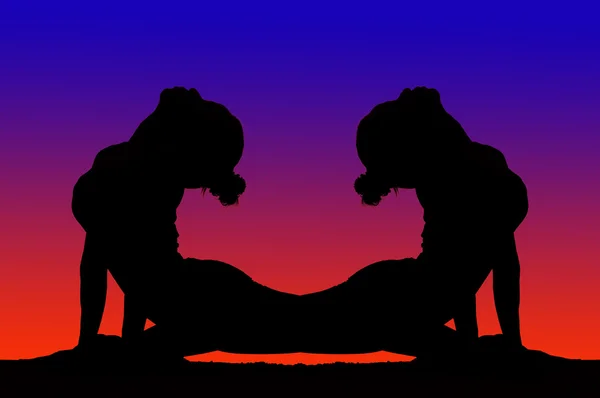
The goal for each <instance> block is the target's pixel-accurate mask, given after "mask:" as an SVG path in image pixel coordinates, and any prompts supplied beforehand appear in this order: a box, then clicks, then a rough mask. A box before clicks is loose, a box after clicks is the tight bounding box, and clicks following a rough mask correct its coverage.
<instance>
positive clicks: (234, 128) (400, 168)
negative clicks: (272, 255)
mask: <svg viewBox="0 0 600 398" xmlns="http://www.w3.org/2000/svg"><path fill="white" fill-rule="evenodd" d="M357 148H358V154H359V157H360V159H361V161H362V162H363V164H364V165H365V166H366V168H367V172H366V174H364V175H362V176H361V177H359V179H358V180H357V181H356V191H357V192H358V193H359V194H360V195H361V196H362V198H363V202H364V203H366V204H370V205H376V204H377V203H378V202H379V200H380V199H381V197H382V196H385V195H387V194H388V193H389V192H390V191H391V189H396V190H397V189H398V188H407V189H411V188H415V189H416V190H417V195H418V197H419V200H420V202H421V204H422V205H423V208H424V211H425V215H424V219H425V229H424V231H423V235H422V236H423V252H422V253H421V255H420V256H419V257H418V258H416V259H413V258H408V259H404V260H386V261H381V262H377V263H375V264H372V265H369V266H367V267H365V268H364V269H362V270H360V271H359V272H357V273H356V274H354V275H353V276H351V277H350V278H349V279H348V280H347V281H345V282H343V283H341V284H340V285H337V286H334V287H332V288H329V289H326V290H324V291H321V292H316V293H311V294H307V295H303V296H299V295H294V294H289V293H285V292H279V291H276V290H273V289H271V288H269V287H266V286H263V285H261V284H259V283H257V282H255V281H253V280H252V278H250V277H249V276H248V275H246V274H245V273H244V272H242V271H240V270H238V269H237V268H235V267H233V266H231V265H229V264H226V263H223V262H220V261H214V260H198V259H191V258H186V259H184V258H183V257H182V256H181V255H180V254H179V253H178V244H177V238H178V236H179V235H178V233H177V229H176V227H175V220H176V209H177V206H178V205H179V203H180V202H181V200H182V197H183V193H184V190H185V189H194V188H200V189H203V190H209V192H210V193H211V194H213V195H214V196H217V197H218V198H219V200H220V201H221V203H222V204H223V205H231V204H235V203H237V201H238V197H239V196H240V195H241V194H242V193H243V191H244V190H245V182H244V180H243V179H242V178H241V177H239V176H238V175H236V174H235V173H234V171H233V170H234V168H235V166H236V165H237V163H238V162H239V160H240V159H241V155H242V150H243V132H242V126H241V124H240V122H239V121H238V119H236V118H235V117H234V116H233V115H232V114H231V113H230V112H229V111H228V110H227V109H226V108H225V107H224V106H222V105H220V104H217V103H214V102H211V101H206V100H204V99H202V98H201V97H200V95H199V94H198V92H197V91H196V90H194V89H191V90H186V89H184V88H180V87H176V88H174V89H168V90H165V91H163V92H162V93H161V96H160V101H159V104H158V106H157V108H156V110H155V111H154V112H153V113H152V114H151V115H150V116H149V117H148V118H147V119H146V120H144V121H143V122H142V123H141V124H140V126H139V127H138V129H137V130H136V132H135V133H134V135H133V136H132V137H131V139H130V140H129V141H128V142H125V143H121V144H118V145H114V146H111V147H108V148H106V149H104V150H102V151H100V152H99V153H98V155H97V156H96V159H95V161H94V164H93V166H92V168H91V169H90V170H89V171H88V172H87V173H85V174H84V175H83V176H82V177H81V178H80V179H79V180H78V182H77V184H76V185H75V188H74V192H73V203H72V207H73V214H74V215H75V217H76V219H77V220H78V222H79V223H80V224H81V225H82V227H83V228H84V229H85V231H86V240H85V246H84V250H83V256H82V261H81V329H80V337H79V344H78V347H80V348H85V347H86V346H93V345H94V341H95V339H96V337H97V334H98V330H99V326H100V321H101V319H102V314H103V310H104V304H105V300H106V278H107V271H110V272H111V274H112V275H113V277H114V279H115V281H116V282H117V284H118V285H119V287H120V288H121V290H122V291H123V292H124V295H125V311H124V319H123V330H122V336H123V340H124V341H126V342H130V343H131V346H135V347H139V348H140V349H141V350H142V351H143V352H146V353H150V354H151V356H152V357H153V358H163V359H166V358H170V357H172V358H177V357H178V358H181V357H182V356H188V355H194V354H200V353H206V352H210V351H215V350H220V351H225V352H231V353H257V354H270V353H292V352H309V353H368V352H375V351H380V350H387V351H390V352H396V353H401V354H408V355H414V356H422V355H426V354H430V353H432V352H437V351H439V350H443V349H444V347H450V346H455V345H456V342H463V341H464V342H468V341H474V340H475V339H476V337H477V334H478V332H477V322H476V316H475V294H476V292H477V290H478V289H479V287H480V286H481V284H482V283H483V282H484V280H485V279H486V277H487V275H488V274H489V273H490V271H491V270H493V271H494V292H495V294H496V306H497V309H498V316H499V319H500V323H501V326H502V330H503V333H504V335H506V337H507V339H508V341H509V342H510V344H513V345H514V346H520V345H521V338H520V332H519V316H518V306H519V260H518V256H517V252H516V247H515V242H514V231H515V229H516V228H517V226H518V225H519V224H520V223H521V221H522V220H523V219H524V217H525V215H526V213H527V206H528V205H527V193H526V189H525V186H524V185H523V183H522V181H521V179H520V178H519V177H518V176H517V175H516V174H514V173H513V172H512V171H510V169H509V168H508V166H507V164H506V162H505V160H504V157H503V156H502V154H501V153H500V152H499V151H497V150H495V149H493V148H491V147H489V146H485V145H481V144H477V143H474V142H471V140H470V139H469V138H468V137H467V135H466V133H465V132H464V131H463V129H462V128H461V127H460V125H459V124H458V123H457V122H456V121H455V120H454V119H453V118H452V117H451V116H450V115H449V114H448V113H446V112H445V110H444V109H443V107H442V105H441V102H440V99H439V94H438V93H437V91H435V90H428V89H425V88H417V89H415V90H408V89H407V90H404V91H403V92H402V94H401V96H400V97H399V98H398V99H397V100H395V101H389V102H386V103H383V104H380V105H378V106H376V107H375V108H374V109H373V110H372V112H371V113H369V115H367V116H366V117H365V118H364V119H363V120H362V121H361V122H360V124H359V128H358V137H357ZM453 318H454V320H455V322H456V325H457V330H458V333H456V332H454V331H453V330H451V329H449V328H447V327H445V326H444V324H445V323H447V322H448V321H449V320H450V319H453ZM146 319H150V320H151V321H152V322H154V323H155V324H156V325H155V326H153V327H152V328H150V329H148V330H146V331H144V325H145V322H146ZM460 336H464V338H463V339H457V337H460ZM163 354H164V355H163Z"/></svg>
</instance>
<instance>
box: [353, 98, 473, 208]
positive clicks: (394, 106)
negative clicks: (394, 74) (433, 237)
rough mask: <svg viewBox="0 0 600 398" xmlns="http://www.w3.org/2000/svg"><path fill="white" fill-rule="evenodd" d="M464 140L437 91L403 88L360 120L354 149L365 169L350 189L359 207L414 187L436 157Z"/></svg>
mask: <svg viewBox="0 0 600 398" xmlns="http://www.w3.org/2000/svg"><path fill="white" fill-rule="evenodd" d="M470 141H471V140H470V139H469V137H468V136H467V134H466V133H465V131H464V130H463V128H462V127H461V125H460V124H459V123H458V122H457V121H456V120H455V119H454V118H453V117H452V116H450V114H448V113H447V112H446V110H445V109H444V107H443V106H442V103H441V100H440V94H439V93H438V92H437V90H434V89H428V88H425V87H417V88H415V89H414V90H411V89H405V90H403V91H402V93H401V94H400V96H399V97H398V98H397V99H396V100H394V101H386V102H383V103H381V104H379V105H376V106H375V107H374V108H373V109H372V110H371V112H370V113H369V114H368V115H366V116H365V117H364V118H363V119H362V120H361V121H360V123H359V125H358V131H357V137H356V148H357V152H358V157H359V158H360V160H361V162H362V164H363V165H364V166H365V167H366V169H367V171H366V173H365V174H362V175H361V176H360V177H358V179H357V180H356V182H355V184H354V188H355V190H356V192H357V193H358V194H359V195H360V196H361V197H362V200H363V203H365V204H368V205H377V204H378V203H379V202H380V201H381V199H382V197H384V196H386V195H388V194H389V193H390V192H391V190H392V189H394V190H397V189H398V188H416V187H417V185H419V184H421V183H422V181H423V178H424V176H425V175H430V174H431V173H432V172H434V171H435V170H436V167H438V166H439V164H440V162H442V161H443V160H442V159H444V158H445V157H446V156H448V155H450V154H451V153H452V151H453V150H454V149H458V148H459V147H461V146H462V145H464V144H465V143H468V142H470Z"/></svg>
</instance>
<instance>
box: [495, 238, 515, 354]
mask: <svg viewBox="0 0 600 398" xmlns="http://www.w3.org/2000/svg"><path fill="white" fill-rule="evenodd" d="M499 249H500V250H498V251H497V253H495V256H496V263H495V266H494V270H493V272H494V276H493V285H494V302H495V304H496V313H497V315H498V321H499V323H500V328H501V329H502V334H503V335H504V336H505V338H506V339H507V341H508V342H510V343H511V345H513V344H514V345H518V346H521V345H522V341H521V327H520V319H519V304H520V274H521V265H520V263H519V255H518V254H517V246H516V242H515V237H514V234H511V236H510V238H508V239H506V240H505V241H504V242H501V244H500V246H499Z"/></svg>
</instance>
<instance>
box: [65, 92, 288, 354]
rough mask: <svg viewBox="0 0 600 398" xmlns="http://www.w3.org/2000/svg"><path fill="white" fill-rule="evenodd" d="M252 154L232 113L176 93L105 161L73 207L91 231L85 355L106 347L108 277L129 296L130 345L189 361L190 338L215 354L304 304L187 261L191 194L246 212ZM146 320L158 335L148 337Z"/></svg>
mask: <svg viewBox="0 0 600 398" xmlns="http://www.w3.org/2000/svg"><path fill="white" fill-rule="evenodd" d="M243 144H244V141H243V131H242V126H241V124H240V122H239V121H238V119H237V118H235V117H234V116H233V115H232V114H231V113H230V112H229V111H228V110H227V109H226V108H225V107H224V106H223V105H220V104H217V103H215V102H211V101H206V100H204V99H202V98H201V97H200V95H199V93H198V92H197V91H196V90H195V89H191V90H186V89H185V88H182V87H175V88H173V89H167V90H164V91H163V92H162V93H161V95H160V101H159V104H158V106H157V108H156V110H155V111H154V112H153V113H152V114H151V115H150V116H149V117H148V118H146V119H145V120H144V121H143V122H142V123H141V124H140V126H139V127H138V129H137V130H136V131H135V133H134V134H133V136H132V137H131V139H130V140H129V141H127V142H124V143H120V144H117V145H113V146H110V147H108V148H105V149H103V150H101V151H100V152H99V153H98V155H97V156H96V158H95V160H94V163H93V165H92V167H91V169H90V170H89V171H88V172H87V173H85V174H84V175H83V176H82V177H81V178H80V179H79V180H78V181H77V183H76V185H75V187H74V190H73V200H72V209H73V214H74V216H75V218H76V219H77V221H78V222H79V223H80V224H81V226H82V227H83V228H84V230H85V231H86V238H85V245H84V250H83V255H82V260H81V266H80V279H81V283H80V302H81V328H80V335H79V343H78V347H79V348H85V347H86V346H88V347H89V346H92V345H93V344H94V341H95V338H96V337H97V333H98V330H99V327H100V323H101V319H102V316H103V311H104V306H105V301H106V289H107V271H110V273H111V274H112V276H113V277H114V279H115V281H116V282H117V284H118V286H119V287H120V288H121V290H122V291H123V292H124V297H125V308H124V318H123V329H122V337H123V339H124V340H125V341H130V342H139V341H142V340H144V341H145V340H148V341H151V343H149V344H156V346H155V347H153V349H154V350H159V349H160V347H159V344H158V343H159V342H160V343H164V344H163V346H164V347H163V348H164V349H165V350H166V349H169V350H171V349H172V348H173V347H172V346H175V345H177V344H176V343H179V346H180V347H181V350H183V352H185V353H187V352H188V351H189V347H190V344H188V340H187V339H186V337H189V341H192V342H193V347H196V346H198V345H199V344H198V342H200V345H201V348H193V349H192V351H194V352H195V351H198V350H200V351H212V350H213V349H214V344H216V341H217V340H216V338H217V336H218V337H220V338H222V339H225V338H226V337H227V336H228V332H229V331H231V333H232V334H233V335H234V336H238V335H240V334H244V336H250V335H251V334H252V333H250V332H244V333H240V330H241V328H243V327H244V326H243V325H245V324H244V323H243V322H244V321H247V322H248V324H251V323H252V322H253V319H252V318H254V319H256V320H257V319H258V318H257V316H254V315H253V313H254V312H257V311H256V309H255V308H257V307H258V308H263V309H265V310H266V309H268V306H269V305H270V304H271V303H272V304H274V305H280V304H283V303H284V301H285V300H286V298H288V297H289V298H291V297H294V296H293V295H288V294H285V293H279V292H275V291H274V290H271V289H269V288H266V287H263V286H261V285H259V284H257V283H255V282H254V281H252V280H251V279H250V278H249V277H248V276H247V275H245V274H244V273H243V272H241V271H239V270H237V269H236V268H234V267H232V266H230V265H228V264H225V263H220V262H217V261H211V260H205V261H202V260H196V259H184V258H183V257H182V256H181V255H180V254H179V253H178V243H177V238H178V236H179V234H178V232H177V228H176V226H175V221H176V218H177V215H176V210H177V207H178V205H179V204H180V202H181V200H182V197H183V194H184V190H185V189H188V188H189V189H194V188H200V189H203V190H208V191H209V192H210V193H211V194H212V195H214V196H216V197H218V199H219V200H220V201H221V203H222V204H223V205H225V206H227V205H232V204H235V203H237V201H238V197H239V196H240V195H241V194H242V193H243V192H244V190H245V186H246V185H245V181H244V180H243V179H242V178H241V177H240V176H238V175H236V174H235V173H234V171H233V170H234V167H235V166H236V165H237V163H238V162H239V160H240V158H241V156H242V150H243ZM272 295H275V296H277V300H274V299H273V298H272V297H271V296H272ZM256 300H258V301H256ZM146 319H150V320H151V321H153V322H154V323H155V324H156V325H157V326H155V327H153V328H151V329H150V330H149V331H146V332H144V327H145V323H146ZM220 325H227V327H220ZM244 336H238V340H240V341H242V340H244ZM230 340H233V337H231V338H230ZM165 352H166V351H165Z"/></svg>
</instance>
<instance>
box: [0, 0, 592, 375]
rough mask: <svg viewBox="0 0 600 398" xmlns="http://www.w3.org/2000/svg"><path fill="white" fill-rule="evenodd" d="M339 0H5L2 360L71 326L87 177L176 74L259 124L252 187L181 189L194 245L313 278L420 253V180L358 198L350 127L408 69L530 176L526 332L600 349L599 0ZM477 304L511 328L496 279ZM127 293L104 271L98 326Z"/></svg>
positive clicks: (560, 350) (251, 270)
mask: <svg viewBox="0 0 600 398" xmlns="http://www.w3.org/2000/svg"><path fill="white" fill-rule="evenodd" d="M13 3H14V4H13ZM240 3H241V2H240ZM344 3H345V2H343V3H342V2H340V3H339V4H332V5H329V4H325V2H322V1H321V2H311V1H309V2H306V1H305V2H303V3H297V5H290V4H286V2H281V1H279V2H277V3H275V2H274V3H273V4H272V5H268V4H264V3H263V4H261V3H258V2H243V3H241V4H240V5H239V6H238V5H235V4H234V3H232V2H226V3H225V2H223V3H222V5H218V3H217V2H211V3H207V2H197V3H194V4H193V5H192V4H191V3H190V4H188V5H173V4H174V3H173V2H171V3H170V6H171V8H169V9H161V8H159V7H151V6H150V5H149V4H147V3H143V5H140V6H139V7H138V6H133V5H129V4H126V2H122V1H121V2H114V3H113V2H112V1H111V2H107V1H103V2H98V3H97V4H94V3H90V2H73V3H66V2H41V1H40V2H27V1H19V2H12V1H4V2H2V5H1V6H0V54H2V55H1V59H2V61H1V62H0V192H1V195H0V220H1V222H0V238H1V239H0V358H2V359H16V358H29V357H34V356H40V355H45V354H49V353H51V352H54V351H57V350H61V349H68V348H72V347H73V346H74V345H75V344H76V342H77V336H78V323H79V303H78V272H79V270H78V266H79V259H80V255H81V250H82V245H83V238H84V233H83V230H82V229H81V227H80V226H79V225H78V224H77V222H76V221H75V219H74V218H73V216H72V214H71V210H70V200H71V192H72V187H73V184H74V183H75V181H76V180H77V178H78V177H79V176H80V175H81V174H83V173H84V172H85V171H86V170H87V169H88V168H89V167H90V165H91V162H92V160H93V158H94V156H95V154H96V153H97V152H98V151H99V150H100V149H102V148H104V147H106V146H108V145H111V144H114V143H118V142H122V141H125V140H127V139H128V138H129V137H130V135H131V134H132V133H133V131H134V129H135V128H136V127H137V125H138V123H139V122H140V121H141V120H142V119H143V118H145V117H146V116H147V115H148V114H149V113H150V112H151V111H152V110H153V109H154V107H155V106H156V104H157V101H158V95H159V93H160V91H161V90H162V89H163V88H166V87H172V86H176V85H182V86H186V87H196V88H197V89H198V90H199V92H200V93H201V95H202V96H203V97H204V98H206V99H210V100H214V101H217V102H221V103H223V104H224V105H226V106H227V107H228V108H229V109H230V110H231V111H232V112H233V113H234V114H235V115H236V116H237V117H238V118H239V119H240V120H241V121H242V123H243V126H244V129H245V137H246V148H245V152H244V156H243V158H242V161H241V162H240V164H239V167H238V169H237V170H238V172H239V173H240V174H241V175H242V176H243V177H244V178H245V179H246V181H247V183H248V188H247V191H246V193H245V194H244V195H243V196H242V198H241V204H240V206H238V207H235V208H223V207H221V206H220V204H219V203H218V201H217V200H216V199H214V198H212V197H211V196H206V197H204V198H203V197H202V196H201V194H200V193H199V192H195V191H191V192H188V193H187V194H186V196H185V198H184V201H183V204H182V205H181V207H180V209H179V221H178V223H177V225H178V228H179V231H180V234H181V238H180V244H181V252H182V254H183V255H184V256H188V257H198V258H215V259H219V260H223V261H225V262H228V263H231V264H234V265H236V266H237V267H239V268H240V269H242V270H243V271H245V272H246V273H248V274H249V275H250V276H252V277H253V278H254V279H256V280H257V281H259V282H260V283H263V284H266V285H269V286H271V287H273V288H276V289H280V290H284V291H289V292H294V293H306V292H311V291H315V290H321V289H324V288H327V287H329V286H332V285H334V284H337V283H340V282H341V281H343V280H344V279H345V278H347V277H348V276H349V275H351V274H352V273H353V272H355V271H357V270H358V269H360V268H362V267H363V266H365V265H367V264H369V263H372V262H375V261H378V260H381V259H386V258H403V257H411V256H416V255H418V253H419V250H420V246H419V245H420V236H419V235H420V232H421V228H422V225H423V223H422V219H421V217H422V210H421V208H420V207H419V205H418V202H417V200H416V197H415V194H414V192H413V191H401V192H400V195H398V197H394V196H393V195H391V196H390V197H388V198H386V199H385V200H384V201H383V202H382V203H381V205H380V206H378V207H376V208H367V207H364V206H361V204H360V198H359V197H358V195H356V194H355V193H354V191H353V186H352V185H353V182H354V180H355V178H356V177H357V176H358V175H359V174H360V173H361V172H362V171H363V168H362V166H361V164H360V162H359V160H358V157H357V155H356V151H355V141H354V140H355V132H356V125H357V123H358V121H359V120H360V119H361V118H362V117H363V116H364V115H365V114H366V113H368V112H369V111H370V109H371V108H372V107H373V106H374V105H375V104H377V103H380V102H383V101H386V100H390V99H394V98H396V97H397V96H398V95H399V93H400V92H401V90H402V89H403V88H405V87H414V86H416V85H426V86H429V87H435V88H437V89H438V90H439V91H440V93H441V96H442V101H443V103H444V106H445V107H446V109H447V110H448V111H449V112H450V113H451V114H452V115H453V116H454V117H455V118H457V119H458V120H459V121H460V122H461V123H462V125H463V126H464V127H465V129H466V130H467V132H468V133H469V134H470V136H471V137H472V138H473V139H474V140H476V141H479V142H483V143H486V144H490V145H493V146H495V147H497V148H498V149H500V150H501V151H503V152H504V153H505V156H506V158H507V160H508V162H509V164H510V166H511V168H512V169H513V170H514V171H516V172H517V173H518V174H520V175H521V176H522V178H523V180H524V181H525V183H526V184H527V186H528V188H529V195H530V206H531V209H530V213H529V216H528V218H527V219H526V220H525V222H524V223H523V224H522V226H521V227H520V229H519V230H518V232H517V239H518V241H517V243H518V248H519V253H520V256H521V261H522V307H521V316H522V334H523V340H524V344H525V345H526V346H528V347H529V348H533V349H541V350H544V351H546V352H549V353H551V354H555V355H562V356H566V357H573V358H600V343H598V336H600V318H599V314H600V290H599V289H598V285H599V283H600V267H599V260H600V243H599V242H600V184H599V182H600V158H599V157H598V156H597V153H596V152H597V150H598V149H599V148H600V134H599V132H600V113H599V111H598V109H599V107H600V99H599V98H600V96H599V94H598V92H599V89H600V72H598V71H600V53H599V52H598V48H600V28H599V27H598V24H597V21H596V16H597V15H598V9H592V8H590V7H594V6H593V5H592V2H589V1H586V2H581V3H582V5H578V3H579V2H577V1H570V2H569V3H568V5H569V7H570V8H563V7H564V6H560V7H559V6H558V3H557V5H556V6H549V4H547V3H546V2H539V4H537V5H530V4H531V2H523V1H520V2H514V4H511V3H512V2H502V3H498V4H494V3H487V4H486V3H485V2H473V4H472V5H468V6H467V5H464V6H456V5H452V6H451V5H450V2H444V3H440V4H435V3H434V2H431V1H429V2H425V3H416V2H413V3H405V2H388V3H383V2H378V1H370V2H368V4H369V5H368V7H367V8H365V7H358V6H348V5H347V4H344ZM140 4H142V3H140ZM300 4H302V5H300ZM475 4H477V5H475ZM552 7H553V8H552ZM595 7H597V6H595ZM478 304H479V309H478V312H479V319H480V331H481V333H482V334H489V333H499V327H498V323H497V320H496V317H495V313H494V307H493V299H492V295H491V284H490V283H489V281H488V282H486V284H485V285H484V287H483V288H482V290H481V293H480V294H479V295H478ZM121 306H122V295H121V294H120V292H119V291H118V288H117V287H116V285H115V284H114V283H111V284H110V286H109V299H108V304H107V309H106V313H105V319H104V321H103V324H102V327H101V332H102V333H107V334H117V333H119V331H120V322H121V316H122V307H121ZM195 359H198V360H215V361H234V362H239V361H253V360H261V361H262V360H264V361H269V362H280V363H294V362H298V361H301V362H304V363H317V362H329V361H360V362H366V361H378V360H398V359H404V357H401V356H397V355H392V354H386V353H378V354H372V355H363V356H347V357H346V356H324V355H320V356H318V355H300V354H298V355H285V356H283V355H281V356H260V357H252V356H241V355H228V354H222V353H212V354H207V355H202V356H198V357H196V358H195Z"/></svg>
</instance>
